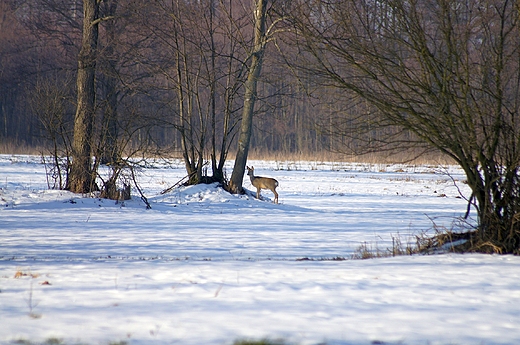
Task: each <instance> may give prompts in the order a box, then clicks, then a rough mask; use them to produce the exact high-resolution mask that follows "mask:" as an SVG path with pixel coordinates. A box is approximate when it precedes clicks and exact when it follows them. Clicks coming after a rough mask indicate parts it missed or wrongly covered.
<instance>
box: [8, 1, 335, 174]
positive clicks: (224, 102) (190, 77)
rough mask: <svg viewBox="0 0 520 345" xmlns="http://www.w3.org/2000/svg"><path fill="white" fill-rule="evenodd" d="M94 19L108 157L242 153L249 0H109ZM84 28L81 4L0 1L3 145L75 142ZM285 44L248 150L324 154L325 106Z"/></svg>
mask: <svg viewBox="0 0 520 345" xmlns="http://www.w3.org/2000/svg"><path fill="white" fill-rule="evenodd" d="M275 5H276V2H273V3H271V2H269V5H268V6H269V11H270V14H269V16H270V17H269V18H268V23H267V25H271V24H273V20H275V18H274V16H275V15H276V14H275V13H274V11H273V10H272V7H273V6H275ZM96 16H97V17H96V18H97V19H96V23H95V24H96V25H97V26H98V27H99V37H98V40H97V47H96V49H95V50H93V52H95V54H96V60H95V63H96V68H95V73H96V74H95V82H96V84H95V103H94V114H95V121H94V122H93V132H92V133H93V134H92V135H93V138H92V150H94V151H96V153H95V154H96V155H99V157H100V160H101V161H102V162H105V161H107V160H111V159H114V158H115V157H117V152H118V151H121V152H125V154H126V155H128V154H130V153H131V152H133V151H147V152H149V153H150V154H151V153H154V154H162V153H167V154H169V155H176V156H182V155H188V157H189V160H190V163H189V164H192V165H194V166H196V165H197V164H198V162H197V160H198V156H199V154H201V155H202V157H203V160H211V157H212V156H215V157H216V158H217V160H219V159H220V158H221V157H220V156H221V154H222V153H223V152H224V153H226V152H227V150H229V149H231V151H232V152H234V151H236V140H237V130H238V126H239V121H240V119H241V116H242V107H243V105H244V93H245V88H244V82H245V81H246V77H247V66H248V64H249V62H250V59H251V56H250V53H251V46H252V43H253V41H252V40H253V29H252V28H253V21H254V17H253V1H251V0H233V1H217V0H213V1H200V2H199V1H197V2H192V1H189V2H188V1H161V0H153V1H147V2H145V3H143V2H134V1H118V0H105V1H102V2H99V9H98V13H97V15H96ZM280 27H281V25H278V28H280ZM82 29H83V2H82V1H54V0H31V1H12V0H1V1H0V145H1V146H2V147H4V148H9V147H12V148H15V147H16V146H26V147H29V148H30V147H51V148H53V149H52V150H54V149H55V145H56V146H57V147H59V148H60V150H62V151H63V153H65V152H66V151H68V150H70V149H71V147H72V144H73V143H72V137H73V127H74V117H75V115H76V110H77V106H78V103H77V85H76V82H77V80H76V76H77V73H78V56H79V54H80V52H81V49H82ZM273 30H275V29H274V28H273ZM272 40H275V38H274V37H272ZM281 45H283V43H282V42H281V41H280V42H279V44H278V45H274V44H273V45H270V46H267V49H268V52H267V53H266V54H265V55H264V59H265V63H264V64H263V66H262V74H261V76H260V77H259V84H258V94H259V96H258V98H257V102H256V105H255V121H254V125H253V128H252V131H253V133H252V137H251V148H252V149H253V150H255V151H261V152H264V153H266V154H271V153H277V152H283V153H297V154H300V153H303V154H305V155H313V154H314V153H319V152H322V151H323V150H326V149H328V144H329V140H327V139H326V138H324V137H323V136H322V135H321V134H322V133H321V131H320V129H317V128H316V127H315V125H314V124H315V122H316V121H315V120H316V119H317V118H320V117H323V116H326V114H327V112H326V111H322V110H320V109H319V107H318V108H316V104H317V103H318V101H317V99H315V98H310V97H308V94H307V91H306V90H305V87H306V86H307V85H304V84H309V83H310V81H308V80H307V81H302V80H299V79H298V78H297V77H296V76H295V75H294V73H292V72H291V70H290V69H288V68H287V66H286V64H285V62H284V59H283V56H282V55H281V54H280V53H279V50H278V49H279V48H283V49H284V50H285V51H286V53H287V50H288V49H294V48H289V47H288V46H287V45H283V47H281ZM114 144H118V145H119V146H120V147H114ZM194 160H195V162H193V161H194ZM217 168H218V163H217ZM196 169H198V167H195V170H196ZM199 174H200V172H199Z"/></svg>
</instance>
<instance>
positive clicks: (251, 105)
mask: <svg viewBox="0 0 520 345" xmlns="http://www.w3.org/2000/svg"><path fill="white" fill-rule="evenodd" d="M267 3H268V0H256V1H255V8H254V43H253V47H252V50H251V53H250V62H249V67H248V70H247V79H246V82H245V84H244V86H245V95H244V108H243V110H242V122H241V125H240V134H239V137H238V149H237V154H236V158H235V165H234V167H233V173H232V175H231V180H230V181H229V188H230V190H231V191H232V192H234V193H240V192H242V181H243V178H244V172H245V167H246V163H247V155H248V152H249V143H250V141H251V132H252V127H253V115H254V112H255V101H256V97H257V84H258V78H259V77H260V71H261V70H262V62H263V58H264V52H265V47H266V44H267V29H266V19H267Z"/></svg>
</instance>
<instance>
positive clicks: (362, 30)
mask: <svg viewBox="0 0 520 345" xmlns="http://www.w3.org/2000/svg"><path fill="white" fill-rule="evenodd" d="M291 12H293V13H296V14H295V16H294V17H293V18H294V19H293V22H292V24H293V27H294V31H293V32H294V35H293V36H292V37H293V39H294V40H295V41H296V42H297V44H298V47H299V48H300V49H302V50H303V51H304V52H305V53H304V54H300V55H299V56H300V57H303V58H302V59H301V60H296V62H295V64H296V65H297V66H299V67H301V68H300V71H303V72H305V73H307V74H309V75H313V76H316V77H317V78H319V83H318V84H319V85H321V86H322V87H333V88H335V89H339V90H343V91H344V92H345V93H346V94H347V95H348V96H349V97H351V98H353V99H358V98H359V99H361V100H363V101H365V102H366V109H367V110H366V116H349V115H347V114H345V115H343V116H342V117H341V119H342V120H343V124H344V125H346V126H343V127H342V130H343V131H345V132H346V133H347V134H348V131H352V128H355V130H354V132H355V133H356V134H357V135H359V133H363V134H364V135H366V136H367V143H370V140H374V144H375V146H373V147H367V148H368V149H373V148H374V147H375V148H377V147H378V145H383V146H385V147H388V146H389V145H390V146H391V145H397V146H402V145H403V143H404V144H405V145H410V144H415V143H416V144H420V145H422V146H424V145H427V146H429V147H431V148H434V149H436V150H438V151H440V152H443V153H445V154H447V155H449V156H450V157H452V158H453V159H454V160H455V161H456V162H457V163H458V164H460V166H461V167H462V168H463V169H464V171H465V172H466V175H467V178H468V183H469V185H470V187H471V188H472V190H473V195H472V199H471V200H470V202H473V200H476V202H475V206H476V208H477V210H478V216H479V222H480V224H479V232H478V241H477V244H476V245H477V246H478V248H479V249H483V248H486V250H491V251H503V252H518V248H519V246H520V222H519V221H520V218H519V217H520V216H519V214H520V213H519V212H520V198H519V196H520V195H519V190H520V185H519V174H518V166H519V163H520V151H519V149H520V146H519V145H520V134H519V133H520V131H519V129H520V128H519V121H520V118H519V99H520V97H519V96H520V94H519V93H520V89H519V85H520V83H519V82H520V78H519V75H520V68H519V64H520V55H519V53H520V51H519V48H520V45H519V43H520V31H519V30H520V27H519V26H518V8H517V4H516V2H514V1H480V0H468V1H449V0H429V1H416V0H412V1H393V0H388V1H387V0H381V1H374V0H355V1H354V0H341V1H306V2H299V3H293V8H292V9H291ZM374 110H375V111H374ZM370 126H379V127H380V126H383V127H385V128H390V127H396V128H398V129H400V130H401V131H402V132H401V133H399V135H396V132H395V131H389V132H388V134H390V135H389V136H382V137H381V140H376V139H378V138H379V137H374V136H371V134H372V133H371V132H370V131H369V129H370ZM381 134H384V132H378V133H377V135H378V136H381ZM473 198H474V199H473Z"/></svg>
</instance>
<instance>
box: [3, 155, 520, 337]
mask: <svg viewBox="0 0 520 345" xmlns="http://www.w3.org/2000/svg"><path fill="white" fill-rule="evenodd" d="M249 163H250V164H253V165H254V166H255V173H256V174H257V175H264V176H270V177H274V178H276V179H278V181H279V182H280V187H279V188H278V191H279V194H280V204H279V205H274V204H272V203H270V202H269V200H266V201H260V200H256V199H254V198H252V197H249V196H234V195H229V194H227V193H225V192H223V191H222V190H220V189H218V188H217V187H216V186H213V185H210V186H192V187H187V188H186V187H182V188H176V189H174V190H173V191H171V192H170V193H167V194H164V195H163V194H161V193H160V192H161V191H162V190H164V189H166V188H168V187H170V186H172V185H173V184H175V183H176V182H177V181H179V180H180V179H181V178H183V177H184V176H185V174H186V173H185V171H184V169H183V167H182V164H181V162H175V161H173V162H169V163H168V164H166V163H165V162H156V163H155V164H151V165H150V166H149V167H148V168H146V169H143V170H142V171H140V173H139V176H138V179H139V183H140V186H141V188H142V190H143V192H144V194H145V195H146V196H147V198H148V200H149V202H150V204H151V206H152V209H150V210H147V209H146V208H145V204H144V203H143V201H142V200H141V199H140V198H139V196H138V195H137V193H136V191H135V189H134V190H133V195H134V196H133V199H132V200H129V201H125V202H124V203H123V204H121V203H118V204H116V203H115V202H114V201H110V200H101V199H98V198H87V197H83V196H81V195H75V194H71V193H68V192H65V191H57V190H49V189H48V188H47V180H46V175H45V168H44V166H43V165H42V164H41V163H40V160H39V158H38V157H32V156H10V155H0V206H1V208H0V343H1V344H9V343H12V342H16V341H18V342H20V341H22V342H26V343H27V342H32V343H36V342H45V341H47V342H52V341H56V340H57V339H61V340H62V341H63V342H64V343H66V344H75V343H82V344H109V343H113V342H123V341H124V342H126V343H128V344H189V345H191V344H193V345H200V344H210V345H211V344H232V343H233V341H234V340H236V339H242V338H252V339H261V338H265V337H268V338H271V339H278V338H282V339H284V340H285V342H286V343H291V344H302V345H305V344H328V345H361V344H392V345H394V344H395V345H396V344H410V345H411V344H479V345H480V344H486V345H488V344H519V343H520V284H519V281H520V279H519V278H520V258H519V257H514V256H487V255H452V254H447V255H430V256H401V257H394V258H392V257H389V258H383V259H372V260H352V259H351V257H352V255H353V254H355V253H356V251H357V250H358V249H359V247H360V246H361V245H365V246H368V247H370V248H372V249H374V250H376V249H378V250H380V251H385V250H386V248H391V247H392V243H393V240H395V239H399V240H400V241H401V242H403V243H405V244H406V243H407V242H410V243H412V244H413V243H414V242H415V236H416V235H421V234H423V233H424V232H425V231H429V233H433V232H434V230H433V228H434V227H439V228H442V227H447V228H452V227H455V228H456V227H457V226H458V225H457V222H455V223H454V220H455V219H456V218H457V217H460V216H462V215H463V214H464V213H465V211H466V206H467V204H466V201H465V200H464V196H467V195H468V194H469V193H468V189H467V186H466V185H465V184H464V183H463V180H464V176H463V174H462V172H461V171H460V170H458V169H457V168H456V167H450V168H449V169H448V170H447V171H446V170H444V169H441V168H439V167H433V166H414V167H412V166H399V165H366V164H352V163H318V162H263V161H253V162H249ZM229 171H230V170H229ZM446 173H449V175H448V174H446ZM454 181H455V182H456V185H454ZM244 186H245V187H246V188H249V189H251V190H252V189H253V188H252V186H251V184H250V183H249V180H248V179H247V176H246V179H244ZM263 195H264V196H266V198H267V199H269V198H271V199H272V198H273V195H272V194H271V192H269V191H263ZM304 258H305V259H308V260H301V259H304ZM335 258H345V259H347V260H343V261H337V260H332V259H335Z"/></svg>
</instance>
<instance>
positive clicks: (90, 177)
mask: <svg viewBox="0 0 520 345" xmlns="http://www.w3.org/2000/svg"><path fill="white" fill-rule="evenodd" d="M83 13H84V19H83V38H82V45H81V51H80V53H79V56H78V76H77V88H78V104H77V109H76V116H75V118H74V140H73V144H72V145H73V147H72V148H73V152H72V166H71V170H70V173H69V188H68V189H69V190H70V191H72V192H74V193H88V192H91V191H93V190H94V189H95V176H94V171H92V166H91V153H92V152H91V151H92V130H93V126H94V118H95V102H96V88H95V74H96V58H97V43H98V17H99V5H98V2H97V0H83Z"/></svg>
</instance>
